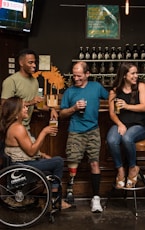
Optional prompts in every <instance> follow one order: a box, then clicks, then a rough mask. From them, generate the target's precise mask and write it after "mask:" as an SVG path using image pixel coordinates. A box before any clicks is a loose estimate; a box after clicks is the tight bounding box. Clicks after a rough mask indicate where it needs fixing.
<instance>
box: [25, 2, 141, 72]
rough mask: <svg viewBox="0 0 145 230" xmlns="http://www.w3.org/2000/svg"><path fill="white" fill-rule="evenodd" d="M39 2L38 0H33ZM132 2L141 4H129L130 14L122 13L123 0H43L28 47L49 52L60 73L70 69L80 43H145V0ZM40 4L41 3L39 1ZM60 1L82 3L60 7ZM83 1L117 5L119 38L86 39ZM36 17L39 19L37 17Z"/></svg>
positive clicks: (89, 44)
mask: <svg viewBox="0 0 145 230" xmlns="http://www.w3.org/2000/svg"><path fill="white" fill-rule="evenodd" d="M36 1H37V2H36V3H37V4H38V5H39V4H40V2H41V4H42V1H41V0H36ZM130 2H131V3H130V4H131V5H132V6H135V5H136V6H144V8H130V14H129V16H126V15H125V9H124V8H123V7H122V6H123V5H124V3H125V0H102V1H100V0H97V1H96V0H86V1H85V0H79V1H78V0H55V1H48V0H43V7H42V6H41V9H40V8H39V7H37V9H36V11H37V13H36V11H35V13H36V14H35V18H36V19H37V23H36V22H35V20H34V21H33V27H32V32H31V34H30V36H29V41H28V42H29V47H31V48H33V49H35V50H36V51H37V52H38V53H39V54H49V55H51V60H52V63H53V64H54V65H56V66H57V67H58V68H59V70H60V71H61V73H62V74H63V73H68V72H69V71H70V70H71V60H72V58H76V55H77V53H78V51H79V47H80V46H84V47H86V46H89V47H90V48H91V47H92V46H96V47H98V46H102V47H104V46H106V45H108V46H122V47H124V45H125V44H126V43H130V44H131V45H132V44H133V43H137V44H140V43H145V30H144V26H143V23H144V21H145V2H144V0H132V1H130ZM41 4H40V5H41ZM60 4H68V5H74V4H77V5H78V4H79V5H82V7H73V6H70V7H62V6H60ZM86 4H102V5H103V4H104V5H105V4H108V5H111V4H112V5H119V6H120V26H121V30H120V39H118V40H115V39H111V40H110V39H86V8H85V7H84V6H85V5H86ZM38 19H39V20H38Z"/></svg>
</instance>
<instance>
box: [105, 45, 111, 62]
mask: <svg viewBox="0 0 145 230" xmlns="http://www.w3.org/2000/svg"><path fill="white" fill-rule="evenodd" d="M104 59H105V60H108V59H110V53H109V47H108V46H106V47H105V50H104Z"/></svg>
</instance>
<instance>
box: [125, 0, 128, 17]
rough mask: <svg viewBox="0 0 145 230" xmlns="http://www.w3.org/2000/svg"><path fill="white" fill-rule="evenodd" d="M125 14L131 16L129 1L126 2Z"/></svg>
mask: <svg viewBox="0 0 145 230" xmlns="http://www.w3.org/2000/svg"><path fill="white" fill-rule="evenodd" d="M125 14H126V15H129V0H126V2H125Z"/></svg>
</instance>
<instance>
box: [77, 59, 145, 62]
mask: <svg viewBox="0 0 145 230" xmlns="http://www.w3.org/2000/svg"><path fill="white" fill-rule="evenodd" d="M78 61H83V62H145V59H143V60H142V59H107V60H106V59H99V60H98V59H96V60H92V59H89V60H87V59H83V60H79V59H72V62H78Z"/></svg>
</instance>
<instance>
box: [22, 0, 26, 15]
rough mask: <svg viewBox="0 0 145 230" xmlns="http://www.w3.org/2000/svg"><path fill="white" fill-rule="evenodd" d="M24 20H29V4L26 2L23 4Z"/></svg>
mask: <svg viewBox="0 0 145 230" xmlns="http://www.w3.org/2000/svg"><path fill="white" fill-rule="evenodd" d="M23 18H27V3H26V0H24V3H23Z"/></svg>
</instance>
